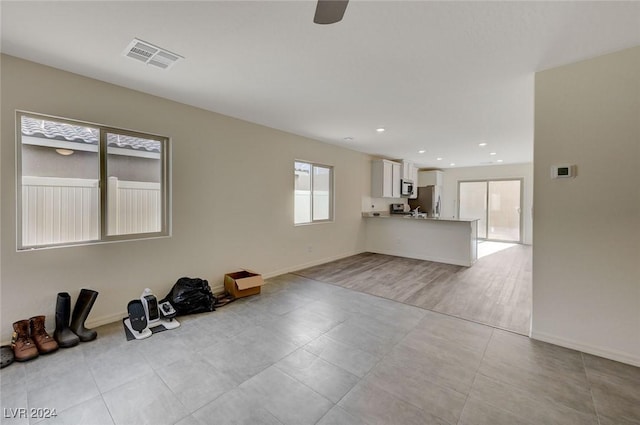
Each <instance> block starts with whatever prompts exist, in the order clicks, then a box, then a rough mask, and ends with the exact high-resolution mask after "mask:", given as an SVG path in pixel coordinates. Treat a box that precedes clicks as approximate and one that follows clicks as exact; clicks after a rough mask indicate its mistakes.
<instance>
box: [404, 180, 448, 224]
mask: <svg viewBox="0 0 640 425" xmlns="http://www.w3.org/2000/svg"><path fill="white" fill-rule="evenodd" d="M440 192H441V189H440V186H422V187H418V197H417V198H416V199H409V207H411V210H415V209H416V207H420V209H419V210H418V211H419V212H422V213H427V217H440V207H441V205H442V201H441V199H440Z"/></svg>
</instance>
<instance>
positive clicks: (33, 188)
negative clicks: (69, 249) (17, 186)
mask: <svg viewBox="0 0 640 425" xmlns="http://www.w3.org/2000/svg"><path fill="white" fill-rule="evenodd" d="M107 196H108V198H107V206H108V211H109V213H108V214H109V223H108V229H107V231H108V233H109V234H110V235H118V234H131V233H146V232H158V231H160V230H161V219H162V217H161V213H162V206H161V199H162V196H161V191H160V183H148V182H132V181H118V180H117V179H115V178H111V179H109V190H108V195H107ZM99 198H100V189H99V188H98V181H97V180H93V179H75V178H57V177H34V176H23V178H22V243H23V245H24V246H25V247H29V246H41V245H50V244H60V243H67V242H84V241H95V240H99V233H100V224H99V223H100V220H99V218H100V208H99Z"/></svg>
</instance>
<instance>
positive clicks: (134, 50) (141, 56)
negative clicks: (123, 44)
mask: <svg viewBox="0 0 640 425" xmlns="http://www.w3.org/2000/svg"><path fill="white" fill-rule="evenodd" d="M123 54H124V55H125V56H128V57H130V58H133V59H135V60H139V61H140V62H144V63H146V64H147V65H152V66H155V67H158V68H162V69H167V68H169V67H171V65H173V64H174V63H176V62H177V61H178V60H180V59H184V58H183V57H182V56H180V55H177V54H175V53H171V52H170V51H168V50H165V49H163V48H162V47H158V46H154V45H153V44H151V43H147V42H146V41H142V40H140V39H137V38H134V39H133V41H132V42H131V43H129V45H128V46H127V48H126V49H125V51H124V52H123Z"/></svg>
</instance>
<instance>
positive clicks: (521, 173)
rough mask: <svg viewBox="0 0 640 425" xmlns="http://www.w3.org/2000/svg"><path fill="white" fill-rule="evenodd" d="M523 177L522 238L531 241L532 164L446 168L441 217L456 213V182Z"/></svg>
mask: <svg viewBox="0 0 640 425" xmlns="http://www.w3.org/2000/svg"><path fill="white" fill-rule="evenodd" d="M511 178H513V179H523V180H524V184H523V193H522V214H523V217H522V227H523V229H522V236H523V238H522V240H523V243H525V244H528V245H530V244H531V242H532V233H533V232H532V229H533V221H532V214H531V209H532V206H533V164H531V163H528V164H508V165H488V166H485V167H463V168H448V169H446V170H444V173H443V183H442V214H441V215H442V217H447V218H450V217H456V218H457V214H458V182H459V181H466V180H491V179H511Z"/></svg>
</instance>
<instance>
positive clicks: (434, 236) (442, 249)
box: [362, 212, 478, 267]
mask: <svg viewBox="0 0 640 425" xmlns="http://www.w3.org/2000/svg"><path fill="white" fill-rule="evenodd" d="M362 217H363V218H366V220H365V222H366V245H365V246H366V250H367V251H369V252H375V253H378V254H387V255H396V256H399V257H407V258H415V259H418V260H428V261H436V262H438V263H446V264H455V265H460V266H467V267H469V266H471V265H473V263H475V262H476V260H477V258H478V240H477V227H478V220H477V219H456V218H443V217H406V216H404V215H402V214H389V213H388V212H363V213H362Z"/></svg>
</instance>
